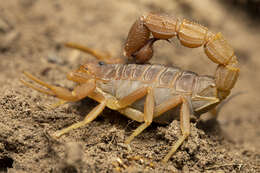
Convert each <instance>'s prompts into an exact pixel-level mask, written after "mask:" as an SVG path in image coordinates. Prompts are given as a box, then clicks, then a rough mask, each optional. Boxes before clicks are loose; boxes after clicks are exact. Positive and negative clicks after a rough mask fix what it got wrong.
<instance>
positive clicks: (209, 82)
mask: <svg viewBox="0 0 260 173" xmlns="http://www.w3.org/2000/svg"><path fill="white" fill-rule="evenodd" d="M150 33H152V35H153V38H150V35H151V34H150ZM175 35H177V36H178V38H179V39H180V40H181V43H182V44H183V45H185V46H188V47H198V46H201V45H204V49H205V52H206V54H207V55H208V57H209V58H210V59H211V60H212V61H213V62H216V63H218V64H219V65H218V68H217V72H216V74H215V77H210V76H200V75H197V74H196V73H193V72H190V71H185V70H182V69H180V68H177V67H167V66H164V65H155V64H153V65H151V64H126V63H125V62H124V61H123V60H122V61H121V63H120V60H117V59H109V58H107V57H105V56H103V55H102V54H100V53H99V52H98V51H95V50H92V49H90V48H88V47H83V46H80V45H76V44H67V46H69V47H74V48H77V49H80V50H83V51H85V52H87V53H89V54H91V55H93V56H95V57H96V58H97V59H95V60H88V62H87V63H86V64H84V65H81V66H80V67H79V69H77V70H75V71H73V72H70V73H68V75H67V78H68V79H69V80H72V81H74V82H76V83H77V86H76V87H75V88H74V89H73V91H70V90H68V89H66V88H63V87H58V86H54V85H49V84H47V83H45V82H43V81H41V80H39V79H38V78H36V77H34V76H33V75H31V74H30V73H27V72H25V73H24V74H25V75H26V76H27V77H28V78H29V79H31V80H33V81H35V82H36V83H38V84H40V85H42V86H43V87H46V88H47V89H43V88H40V87H36V86H35V85H33V84H31V83H29V82H26V81H24V80H21V81H22V82H23V83H24V84H25V85H26V86H28V87H31V88H33V89H35V90H37V91H39V92H42V93H45V94H48V95H51V96H55V97H57V98H59V99H61V100H63V101H66V102H67V101H78V100H81V99H83V98H85V97H90V98H92V99H94V100H96V101H97V102H99V104H98V105H97V106H96V107H95V108H94V109H93V110H92V111H90V112H89V113H88V114H87V115H86V117H85V119H84V120H83V121H80V122H78V123H75V124H72V125H71V126H69V127H67V128H65V129H62V130H60V131H57V132H56V133H55V134H54V136H55V137H60V136H61V135H63V134H64V133H67V132H69V131H70V130H72V129H77V128H79V127H82V126H84V125H86V124H88V123H90V122H91V121H93V120H94V119H95V118H96V117H97V116H98V115H99V114H100V113H101V112H102V111H103V109H104V108H105V107H108V108H110V109H113V110H117V111H119V112H120V113H122V114H123V115H125V116H127V117H128V118H130V119H132V120H135V121H138V122H140V123H142V124H141V125H140V126H139V127H138V128H137V129H136V130H134V132H133V133H132V134H131V135H130V136H129V137H128V138H127V139H126V141H125V143H126V144H129V143H130V142H131V141H132V140H133V139H134V137H135V136H137V135H139V134H140V133H141V132H142V131H143V130H144V129H146V128H147V127H148V126H149V125H150V124H151V123H152V122H153V121H154V122H159V123H169V122H171V121H172V120H173V119H174V118H176V116H175V115H176V112H178V113H179V115H180V127H181V131H182V136H181V137H179V139H178V141H177V142H176V143H175V144H174V145H173V146H172V148H171V150H170V151H169V153H168V154H167V155H166V156H165V157H164V159H163V160H162V161H163V162H167V161H168V160H169V158H170V157H171V156H172V154H173V153H174V152H175V151H176V150H177V149H178V147H179V146H180V145H181V144H182V143H183V142H184V140H185V139H186V138H187V137H188V136H189V134H190V117H191V116H192V115H195V116H197V117H199V116H200V115H201V114H202V113H204V112H207V111H209V110H211V109H213V108H214V107H215V106H216V105H217V104H219V103H220V102H221V101H222V100H223V99H224V98H226V97H227V96H228V94H229V93H230V90H231V89H232V88H233V86H234V84H235V82H236V80H237V77H238V73H239V69H238V67H237V60H236V56H235V55H234V52H233V49H232V48H231V47H230V46H229V44H228V43H227V42H226V41H225V40H224V38H223V37H222V35H221V34H216V35H215V34H213V33H211V32H209V31H208V30H207V29H206V28H205V27H202V26H200V25H198V24H194V23H191V22H189V21H187V20H184V21H180V20H175V19H172V18H169V17H166V16H160V15H155V14H148V15H146V16H142V17H140V18H139V19H138V20H137V21H136V22H135V24H134V25H133V26H132V28H131V30H130V32H129V35H128V39H127V42H126V46H125V54H126V55H127V56H132V57H134V58H135V60H136V61H137V62H141V63H145V62H147V61H148V60H149V59H150V58H152V54H153V51H152V45H153V43H154V42H155V41H156V40H158V39H165V40H167V39H169V38H171V37H173V36H175ZM101 60H102V61H101ZM114 62H117V64H114ZM177 109H178V111H176V110H177Z"/></svg>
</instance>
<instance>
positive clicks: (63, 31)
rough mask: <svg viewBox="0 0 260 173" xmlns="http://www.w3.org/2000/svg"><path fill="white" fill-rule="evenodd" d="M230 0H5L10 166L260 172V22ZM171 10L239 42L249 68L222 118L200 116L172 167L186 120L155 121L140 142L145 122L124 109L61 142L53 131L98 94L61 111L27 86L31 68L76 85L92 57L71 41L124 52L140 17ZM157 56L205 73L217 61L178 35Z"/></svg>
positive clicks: (3, 70)
mask: <svg viewBox="0 0 260 173" xmlns="http://www.w3.org/2000/svg"><path fill="white" fill-rule="evenodd" d="M223 2H225V1H213V0H204V1H201V2H200V1H196V2H194V1H192V0H185V1H170V0H161V1H156V0H152V1H150V0H143V1H130V0H124V1H122V0H121V1H120V0H114V1H102V0H95V1H84V0H66V1H53V0H38V1H34V0H22V1H20V0H12V1H10V0H9V1H4V0H1V5H0V86H1V90H0V94H1V95H0V117H1V119H0V172H189V171H190V172H217V171H218V172H260V152H259V148H260V142H259V141H260V128H259V124H260V108H259V103H260V97H259V96H260V78H259V75H260V60H259V55H260V52H259V51H260V50H259V48H260V47H259V41H260V32H259V29H260V25H259V16H258V17H254V20H252V19H251V18H250V17H249V16H248V15H247V14H246V12H244V11H243V10H242V8H235V7H233V6H232V5H230V4H228V5H227V4H223ZM151 11H152V12H159V13H167V14H170V15H172V16H177V17H180V18H187V19H189V20H192V21H195V22H199V23H201V24H203V25H205V26H207V27H208V28H210V30H211V31H214V32H222V33H223V35H224V36H225V38H226V39H227V40H228V41H229V43H230V44H231V45H232V46H233V47H234V49H235V51H236V54H237V56H238V58H239V62H240V65H241V75H240V77H239V80H238V82H237V84H236V86H235V88H234V89H233V90H232V94H233V96H234V97H233V98H232V99H231V100H230V101H229V102H228V103H226V104H225V105H224V106H223V108H222V109H221V112H220V116H219V118H218V122H213V123H211V122H208V121H206V122H205V121H202V120H201V121H198V122H192V128H191V135H190V137H189V139H188V140H187V141H186V142H185V143H184V144H183V145H182V146H181V147H180V149H179V150H178V151H177V153H176V154H175V155H174V156H173V157H172V158H171V159H170V161H169V162H168V163H167V164H162V163H161V162H160V160H161V159H162V158H163V157H164V156H165V155H166V153H167V151H169V149H170V147H171V145H172V144H173V143H174V142H175V141H176V140H177V137H178V136H180V135H181V133H180V128H179V121H177V120H176V121H173V122H172V123H171V124H170V125H168V126H161V125H158V124H152V126H151V127H149V128H148V129H147V130H145V131H144V132H143V133H142V134H141V135H139V136H138V137H136V138H135V139H134V141H133V142H132V143H131V151H129V150H128V149H127V147H126V146H125V145H124V140H125V138H126V137H127V136H129V135H130V134H131V132H132V131H133V130H134V129H135V128H136V127H137V126H138V125H139V124H138V123H136V122H133V121H132V120H129V119H127V118H125V117H123V116H122V115H120V114H119V113H117V112H115V111H111V110H109V109H106V110H105V111H104V112H103V113H102V116H100V117H98V118H97V119H96V120H95V121H94V122H92V123H90V124H89V125H87V126H86V127H84V128H81V129H78V130H74V131H72V132H70V133H68V134H66V135H64V136H62V137H61V138H60V139H58V140H55V139H53V138H51V137H50V134H52V133H53V132H55V131H56V130H58V129H62V128H64V127H67V126H69V125H70V124H72V123H75V122H78V121H80V120H82V119H83V118H84V115H85V114H86V113H87V112H88V111H90V110H91V109H92V108H93V107H94V106H95V105H96V103H95V102H94V101H92V100H90V99H84V100H83V101H81V102H77V103H70V104H66V105H64V106H61V107H59V108H57V109H54V110H52V109H48V107H49V106H50V105H51V104H53V103H55V102H57V99H56V98H53V97H49V96H46V95H44V94H40V93H38V92H36V91H33V90H32V89H29V88H27V87H25V86H23V85H22V84H21V83H20V81H19V79H20V78H23V75H22V71H29V72H30V73H32V74H34V75H36V76H38V77H39V78H41V79H42V80H44V81H46V82H48V83H51V84H55V85H60V86H65V87H69V88H72V86H73V83H72V82H70V81H68V80H66V73H67V72H69V71H71V70H73V69H75V68H77V67H78V66H79V65H80V64H82V63H84V59H85V58H86V57H87V56H88V55H86V54H83V53H79V52H78V51H76V50H71V49H68V48H65V47H63V43H64V42H67V41H72V42H76V43H80V44H82V45H87V46H89V47H92V48H95V49H98V50H103V51H107V52H110V53H111V54H112V55H113V56H118V57H119V56H122V46H123V44H124V42H125V39H126V36H127V32H128V30H129V28H130V26H131V24H132V23H133V22H134V21H135V19H136V18H137V17H138V16H140V15H142V14H143V13H146V12H151ZM155 52H156V53H155V57H154V59H153V60H152V63H160V64H168V65H169V64H174V65H177V66H180V67H182V68H184V69H188V70H192V71H195V72H197V73H199V74H213V73H214V71H215V68H216V65H215V64H213V63H212V62H211V61H210V60H208V59H207V58H206V56H205V55H204V53H203V50H202V48H198V49H189V48H185V47H183V46H181V44H180V43H179V42H178V41H177V40H176V39H173V40H172V44H171V45H170V44H168V43H165V42H162V41H160V42H158V43H156V45H155Z"/></svg>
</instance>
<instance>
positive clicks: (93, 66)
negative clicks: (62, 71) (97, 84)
mask: <svg viewBox="0 0 260 173" xmlns="http://www.w3.org/2000/svg"><path fill="white" fill-rule="evenodd" d="M105 66H106V63H105V62H103V61H98V60H95V59H91V60H88V61H87V63H85V64H84V65H81V66H80V67H79V68H78V69H77V70H75V71H72V72H70V73H68V74H67V78H68V79H69V80H72V81H74V82H78V83H84V82H86V81H87V80H89V79H99V78H100V76H101V74H102V71H103V68H104V67H105Z"/></svg>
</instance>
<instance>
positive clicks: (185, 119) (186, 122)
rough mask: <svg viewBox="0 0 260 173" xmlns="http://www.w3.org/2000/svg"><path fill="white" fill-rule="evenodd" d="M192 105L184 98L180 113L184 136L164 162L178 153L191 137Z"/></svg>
mask: <svg viewBox="0 0 260 173" xmlns="http://www.w3.org/2000/svg"><path fill="white" fill-rule="evenodd" d="M190 110H191V109H190V105H189V104H188V101H187V100H186V99H185V98H184V97H182V106H181V112H180V127H181V131H182V136H181V137H180V138H179V139H178V141H177V142H176V143H175V144H174V145H173V146H172V148H171V150H170V152H169V153H168V154H167V155H166V156H165V157H164V158H163V160H162V162H165V163H166V162H167V161H168V160H169V159H170V157H171V156H172V155H173V154H174V153H175V152H176V150H177V149H178V148H179V147H180V146H181V144H182V143H183V142H184V141H185V139H186V138H187V137H188V136H189V135H190V114H191V111H190Z"/></svg>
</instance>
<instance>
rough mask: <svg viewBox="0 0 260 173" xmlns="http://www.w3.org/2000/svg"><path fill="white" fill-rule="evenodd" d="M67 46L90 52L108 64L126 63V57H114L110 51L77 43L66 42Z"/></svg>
mask: <svg viewBox="0 0 260 173" xmlns="http://www.w3.org/2000/svg"><path fill="white" fill-rule="evenodd" d="M65 46H67V47H69V48H73V49H77V50H80V51H82V52H85V53H88V54H90V55H92V56H94V57H95V58H97V59H99V60H101V61H104V62H105V63H107V64H125V62H126V59H123V58H112V57H111V56H110V54H109V53H104V52H100V51H97V50H94V49H91V48H89V47H87V46H82V45H79V44H76V43H65Z"/></svg>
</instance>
